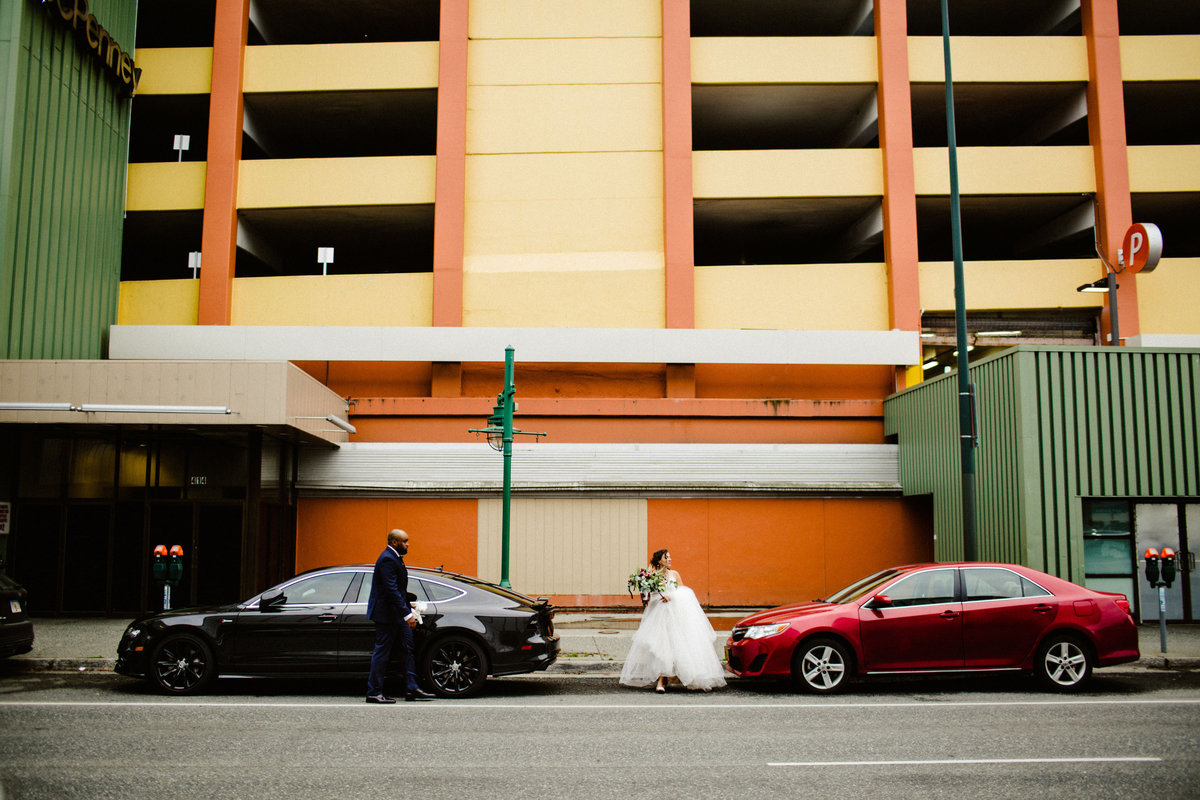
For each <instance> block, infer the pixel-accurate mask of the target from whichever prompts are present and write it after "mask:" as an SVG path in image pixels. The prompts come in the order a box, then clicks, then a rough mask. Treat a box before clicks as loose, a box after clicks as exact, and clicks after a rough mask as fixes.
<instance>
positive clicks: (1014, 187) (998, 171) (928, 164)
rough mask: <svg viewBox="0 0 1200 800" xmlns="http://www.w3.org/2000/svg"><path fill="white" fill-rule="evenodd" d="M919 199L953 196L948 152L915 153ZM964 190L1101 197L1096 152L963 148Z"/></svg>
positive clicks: (961, 176) (960, 175) (929, 149)
mask: <svg viewBox="0 0 1200 800" xmlns="http://www.w3.org/2000/svg"><path fill="white" fill-rule="evenodd" d="M913 172H914V176H913V177H914V179H915V182H916V188H917V194H918V195H922V194H942V195H948V194H950V167H949V158H948V156H947V154H946V148H944V147H918V148H916V149H915V150H914V151H913ZM958 184H959V191H961V192H962V193H963V194H1055V193H1075V192H1094V191H1096V164H1095V162H1094V161H1093V160H1092V148H1091V147H1088V146H1080V147H960V148H958Z"/></svg>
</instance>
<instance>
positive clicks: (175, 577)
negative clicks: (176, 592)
mask: <svg viewBox="0 0 1200 800" xmlns="http://www.w3.org/2000/svg"><path fill="white" fill-rule="evenodd" d="M182 578H183V546H182V545H178V544H173V545H171V556H170V559H169V560H168V561H167V580H168V581H169V582H170V583H171V585H172V586H174V585H176V584H177V583H179V581H180V580H181V579H182Z"/></svg>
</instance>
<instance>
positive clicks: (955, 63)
mask: <svg viewBox="0 0 1200 800" xmlns="http://www.w3.org/2000/svg"><path fill="white" fill-rule="evenodd" d="M1154 38H1158V37H1154ZM950 58H951V62H950V68H951V70H952V72H953V73H954V82H955V83H960V82H961V83H972V82H979V83H991V82H1002V83H1003V82H1017V83H1025V82H1029V83H1046V82H1052V81H1083V82H1086V81H1087V80H1088V79H1089V75H1088V62H1087V42H1086V41H1085V40H1084V38H1083V37H1082V36H951V37H950ZM908 74H909V80H911V81H912V82H913V83H941V82H943V81H945V79H946V62H945V56H944V54H943V50H942V38H941V37H940V36H910V37H909V38H908Z"/></svg>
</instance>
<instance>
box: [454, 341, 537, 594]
mask: <svg viewBox="0 0 1200 800" xmlns="http://www.w3.org/2000/svg"><path fill="white" fill-rule="evenodd" d="M513 352H514V351H513V348H512V346H511V345H510V346H509V347H506V348H504V389H503V390H501V392H500V394H498V395H496V406H495V408H493V409H492V415H491V416H490V417H488V418H487V427H486V428H469V429H468V432H469V433H482V434H486V435H487V442H488V444H489V445H491V447H492V449H493V450H498V451H500V452H501V453H503V454H504V502H503V505H502V509H503V511H502V522H501V539H500V542H501V544H500V585H501V586H503V587H504V588H505V589H510V588H512V584H511V583H509V580H508V551H509V530H510V522H511V520H512V443H513V436H545V435H546V434H544V433H526V432H525V431H522V430H518V429H517V428H514V427H513V412H515V411H516V410H517V403H516V400H515V399H514V398H515V396H516V394H517V387H516V386H514V385H513Z"/></svg>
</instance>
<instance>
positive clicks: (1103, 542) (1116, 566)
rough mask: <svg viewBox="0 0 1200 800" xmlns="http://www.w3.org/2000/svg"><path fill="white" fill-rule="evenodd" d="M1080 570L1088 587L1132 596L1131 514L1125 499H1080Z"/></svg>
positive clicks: (1133, 588) (1134, 587) (1133, 585)
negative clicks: (1081, 544) (1081, 533)
mask: <svg viewBox="0 0 1200 800" xmlns="http://www.w3.org/2000/svg"><path fill="white" fill-rule="evenodd" d="M1083 569H1084V575H1085V581H1084V582H1085V583H1086V585H1087V587H1088V588H1089V589H1097V590H1099V591H1102V592H1120V593H1121V594H1123V595H1125V596H1126V597H1128V598H1129V599H1130V600H1131V601H1132V600H1134V599H1135V595H1134V590H1135V589H1136V584H1135V583H1134V580H1133V571H1134V558H1133V517H1132V513H1131V509H1130V505H1129V502H1128V501H1125V500H1098V499H1092V498H1085V499H1084V501H1083Z"/></svg>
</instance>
